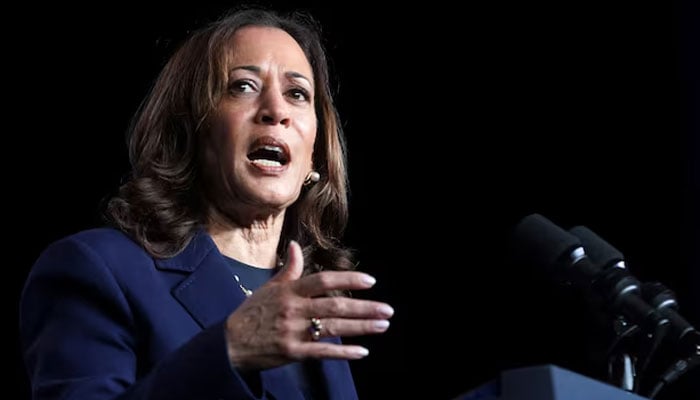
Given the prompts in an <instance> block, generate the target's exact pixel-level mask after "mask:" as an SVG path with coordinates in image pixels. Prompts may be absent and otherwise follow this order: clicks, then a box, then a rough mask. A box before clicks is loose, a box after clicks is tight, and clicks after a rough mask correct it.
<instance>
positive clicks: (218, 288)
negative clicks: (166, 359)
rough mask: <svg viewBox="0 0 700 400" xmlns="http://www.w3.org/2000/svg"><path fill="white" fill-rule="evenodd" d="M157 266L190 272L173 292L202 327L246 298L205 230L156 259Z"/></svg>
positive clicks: (214, 320)
mask: <svg viewBox="0 0 700 400" xmlns="http://www.w3.org/2000/svg"><path fill="white" fill-rule="evenodd" d="M156 266H157V268H159V269H162V270H175V271H183V272H191V273H190V275H189V276H188V277H187V278H186V279H185V280H184V281H182V282H181V283H180V284H179V285H177V286H176V287H175V288H174V289H173V291H172V293H173V296H174V297H175V298H176V299H177V300H178V301H179V302H180V304H182V306H183V307H184V308H185V309H186V310H187V312H189V313H190V315H192V317H193V318H194V319H195V321H197V323H199V325H201V326H202V328H207V327H209V326H211V325H213V324H215V323H217V322H221V321H222V320H224V319H225V318H226V317H227V316H228V315H229V314H230V313H231V312H232V311H233V310H235V309H236V307H238V306H239V305H240V304H241V303H242V302H243V300H245V295H244V294H243V292H241V291H240V290H235V289H236V287H237V286H236V285H235V281H234V278H233V275H232V274H231V272H230V270H229V268H228V266H227V265H226V261H225V260H224V258H223V256H222V255H221V253H219V251H218V249H217V248H216V245H214V242H213V241H212V239H211V237H210V236H209V235H208V234H207V233H206V232H204V231H200V232H199V233H198V234H197V235H195V237H194V238H192V240H191V241H190V243H189V244H188V245H187V247H186V248H185V249H184V250H183V251H182V252H181V253H180V254H178V255H176V256H175V257H172V258H168V259H161V260H156Z"/></svg>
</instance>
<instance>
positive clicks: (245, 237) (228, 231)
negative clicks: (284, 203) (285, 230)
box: [206, 217, 283, 268]
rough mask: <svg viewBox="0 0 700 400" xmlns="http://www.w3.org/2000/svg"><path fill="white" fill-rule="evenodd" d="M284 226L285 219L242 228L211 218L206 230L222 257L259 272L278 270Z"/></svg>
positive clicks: (257, 223)
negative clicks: (269, 269) (278, 251)
mask: <svg viewBox="0 0 700 400" xmlns="http://www.w3.org/2000/svg"><path fill="white" fill-rule="evenodd" d="M282 223H283V218H274V217H270V218H269V219H268V220H256V221H254V222H253V223H252V224H250V225H249V226H245V227H241V226H235V225H233V224H231V223H222V222H221V220H218V219H215V218H212V219H210V221H209V223H208V224H207V227H206V230H207V232H208V233H209V235H210V236H211V237H212V239H213V240H214V243H215V244H216V246H217V247H218V249H219V251H220V252H221V253H222V254H224V255H226V256H228V257H231V258H233V259H236V260H238V261H240V262H242V263H245V264H248V265H252V266H255V267H258V268H275V267H276V266H277V261H278V254H277V247H278V245H279V241H280V237H281V234H282Z"/></svg>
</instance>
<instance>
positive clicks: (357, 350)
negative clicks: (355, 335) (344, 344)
mask: <svg viewBox="0 0 700 400" xmlns="http://www.w3.org/2000/svg"><path fill="white" fill-rule="evenodd" d="M349 351H350V355H351V356H353V357H355V358H362V357H367V356H368V355H369V350H367V349H366V348H364V347H354V348H352V349H350V350H349Z"/></svg>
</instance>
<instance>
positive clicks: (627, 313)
mask: <svg viewBox="0 0 700 400" xmlns="http://www.w3.org/2000/svg"><path fill="white" fill-rule="evenodd" d="M577 232H578V231H577ZM513 240H514V246H513V248H514V252H513V253H514V256H515V257H518V258H520V259H521V260H523V261H527V262H529V263H532V264H534V265H540V266H542V267H544V268H546V269H547V270H548V271H550V272H552V273H554V274H555V275H559V276H561V277H563V278H564V279H565V280H567V281H569V282H571V283H573V284H574V285H576V286H578V287H579V288H581V289H584V290H585V291H587V292H592V293H593V294H594V295H598V296H600V297H602V298H603V299H604V300H605V301H604V303H603V304H604V307H605V308H607V310H608V311H609V312H612V313H614V314H615V315H616V316H617V315H622V316H624V317H626V318H627V320H628V321H629V322H630V323H634V324H637V325H639V326H640V327H641V328H646V329H648V330H650V331H653V329H654V328H656V327H657V326H658V325H661V324H667V323H668V321H667V318H665V317H663V316H662V315H661V314H660V313H659V311H658V310H656V309H655V308H654V307H652V306H651V305H649V304H647V303H646V302H645V301H644V300H643V299H642V297H641V294H640V292H641V289H640V287H641V284H640V283H639V281H637V280H636V279H635V278H634V277H633V276H631V275H630V274H629V273H628V272H627V270H626V269H625V268H607V269H604V268H602V267H601V265H600V264H599V263H594V262H593V261H592V260H591V259H590V258H589V256H588V254H587V251H588V249H587V248H586V246H585V245H584V244H583V243H582V241H581V239H579V237H577V236H576V235H574V234H572V233H570V232H567V231H566V230H564V229H562V228H560V227H559V226H557V225H556V224H554V223H553V222H552V221H550V220H548V219H547V218H545V217H543V216H542V215H540V214H531V215H528V216H527V217H525V218H523V219H522V220H521V221H520V222H519V223H518V224H517V225H516V226H515V229H514V235H513ZM591 248H594V249H596V250H595V251H606V252H609V254H610V256H606V257H605V259H606V263H612V261H614V260H618V259H619V260H620V261H621V260H622V257H621V254H620V253H619V251H618V252H614V253H613V252H612V251H610V249H611V248H612V246H610V248H607V249H606V248H603V247H602V246H591ZM612 249H614V248H612ZM606 254H607V253H606ZM613 254H614V255H615V257H612V255H613ZM613 264H614V263H613Z"/></svg>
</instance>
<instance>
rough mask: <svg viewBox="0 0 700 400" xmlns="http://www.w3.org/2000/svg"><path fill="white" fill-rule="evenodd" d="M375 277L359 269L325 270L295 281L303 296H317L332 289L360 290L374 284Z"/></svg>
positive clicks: (297, 290)
mask: <svg viewBox="0 0 700 400" xmlns="http://www.w3.org/2000/svg"><path fill="white" fill-rule="evenodd" d="M375 282H376V280H375V279H374V277H372V276H370V275H367V274H365V273H363V272H357V271H323V272H318V273H315V274H311V275H308V276H305V277H304V278H301V279H299V280H297V281H296V282H295V285H296V292H297V293H298V294H299V295H301V296H307V297H315V296H320V295H323V294H325V293H327V292H329V291H332V290H359V289H369V288H371V287H372V286H374V284H375Z"/></svg>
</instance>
